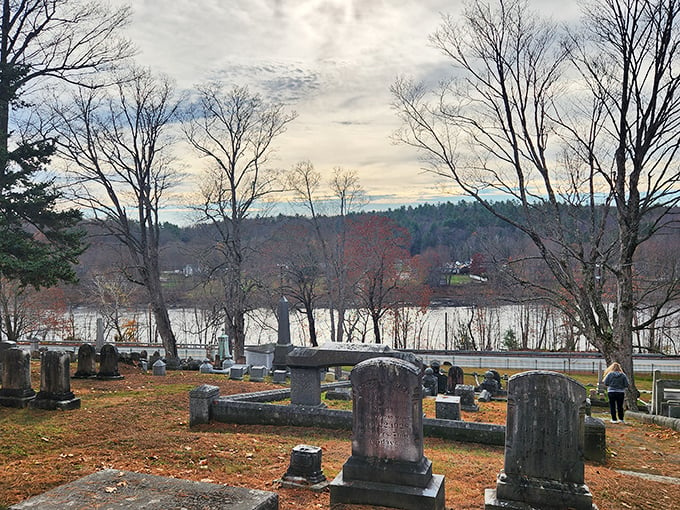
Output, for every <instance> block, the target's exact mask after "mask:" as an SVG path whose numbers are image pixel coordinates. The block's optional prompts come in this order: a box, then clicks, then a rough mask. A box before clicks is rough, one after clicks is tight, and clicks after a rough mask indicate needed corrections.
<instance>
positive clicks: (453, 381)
mask: <svg viewBox="0 0 680 510" xmlns="http://www.w3.org/2000/svg"><path fill="white" fill-rule="evenodd" d="M459 384H465V374H464V373H463V369H462V368H460V367H459V366H456V365H453V366H452V367H451V368H449V373H448V377H447V381H446V393H448V394H449V395H453V393H454V392H455V390H456V386H458V385H459Z"/></svg>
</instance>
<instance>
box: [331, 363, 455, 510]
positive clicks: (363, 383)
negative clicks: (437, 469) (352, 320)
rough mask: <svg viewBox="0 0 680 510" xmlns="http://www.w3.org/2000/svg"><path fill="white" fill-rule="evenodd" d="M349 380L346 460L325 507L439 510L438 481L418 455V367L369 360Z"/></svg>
mask: <svg viewBox="0 0 680 510" xmlns="http://www.w3.org/2000/svg"><path fill="white" fill-rule="evenodd" d="M350 380H351V381H352V392H353V412H352V415H353V416H352V421H353V423H352V456H351V457H350V458H349V459H348V460H347V462H345V465H344V466H343V468H342V471H341V472H340V474H338V476H337V477H336V478H335V480H333V482H332V483H331V485H330V489H331V507H333V506H334V505H335V504H339V503H346V504H363V505H381V506H389V507H393V508H403V509H406V510H444V476H442V475H433V474H432V462H431V461H430V460H429V459H427V458H426V457H425V456H424V455H423V407H422V406H423V404H422V393H421V391H422V390H421V384H422V376H421V371H420V367H418V366H416V365H414V364H412V363H410V362H408V361H404V360H401V359H395V358H374V359H369V360H367V361H363V362H361V363H359V364H358V365H356V366H355V367H354V369H353V370H352V372H351V374H350Z"/></svg>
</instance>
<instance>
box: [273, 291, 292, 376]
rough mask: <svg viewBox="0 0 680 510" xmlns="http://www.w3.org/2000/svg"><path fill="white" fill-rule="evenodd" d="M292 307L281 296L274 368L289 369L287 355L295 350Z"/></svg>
mask: <svg viewBox="0 0 680 510" xmlns="http://www.w3.org/2000/svg"><path fill="white" fill-rule="evenodd" d="M289 314H290V309H289V306H288V300H287V299H286V298H285V297H284V296H281V299H280V300H279V305H278V309H277V318H278V339H277V342H276V346H275V347H274V361H273V368H274V370H286V371H288V365H287V364H286V356H288V353H290V351H292V350H293V344H292V343H290V317H289Z"/></svg>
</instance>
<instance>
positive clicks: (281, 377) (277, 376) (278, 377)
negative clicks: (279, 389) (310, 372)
mask: <svg viewBox="0 0 680 510" xmlns="http://www.w3.org/2000/svg"><path fill="white" fill-rule="evenodd" d="M287 375H288V372H287V371H285V370H274V373H273V374H272V382H273V383H276V384H285V383H286V376H287Z"/></svg>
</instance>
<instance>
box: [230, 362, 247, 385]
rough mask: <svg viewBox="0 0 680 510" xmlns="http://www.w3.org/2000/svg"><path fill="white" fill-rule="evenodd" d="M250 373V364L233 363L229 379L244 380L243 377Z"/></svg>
mask: <svg viewBox="0 0 680 510" xmlns="http://www.w3.org/2000/svg"><path fill="white" fill-rule="evenodd" d="M247 373H248V365H241V364H238V365H232V366H231V368H229V379H234V380H235V381H241V380H243V377H244V376H245V375H246V374H247Z"/></svg>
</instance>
